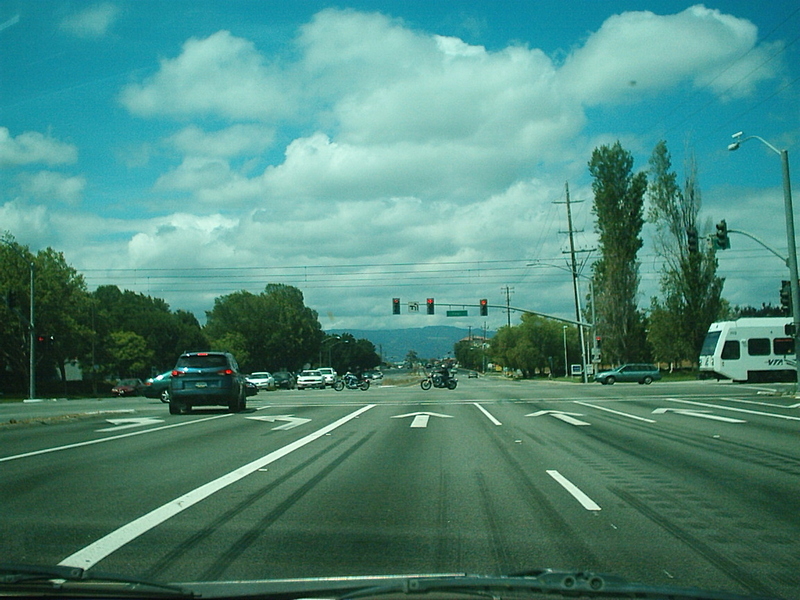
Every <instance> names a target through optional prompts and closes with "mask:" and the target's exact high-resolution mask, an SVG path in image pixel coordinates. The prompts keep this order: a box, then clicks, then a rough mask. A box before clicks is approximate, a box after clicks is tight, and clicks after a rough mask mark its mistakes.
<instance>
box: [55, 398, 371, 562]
mask: <svg viewBox="0 0 800 600" xmlns="http://www.w3.org/2000/svg"><path fill="white" fill-rule="evenodd" d="M375 406H376V405H375V404H367V405H364V406H362V407H361V408H360V409H358V410H356V411H354V412H352V413H350V414H348V415H345V416H344V417H342V418H340V419H337V420H336V421H334V422H332V423H330V424H328V425H326V426H324V427H322V428H321V429H318V430H317V431H315V432H313V433H310V434H308V435H306V436H304V437H302V438H300V439H298V440H295V441H293V442H291V443H289V444H287V445H286V446H283V447H281V448H279V449H277V450H274V451H272V452H270V453H268V454H266V455H264V456H262V457H261V458H259V459H256V460H254V461H251V462H249V463H247V464H246V465H243V466H241V467H239V468H238V469H234V470H233V471H231V472H229V473H226V474H225V475H223V476H221V477H217V478H216V479H214V480H213V481H210V482H208V483H206V484H204V485H201V486H200V487H198V488H195V489H194V490H191V491H189V492H187V493H185V494H183V495H182V496H179V497H178V498H175V499H174V500H172V501H171V502H167V503H166V504H163V505H161V506H160V507H158V508H156V509H154V510H151V511H150V512H148V513H146V514H144V515H142V516H141V517H139V518H138V519H134V520H133V521H131V522H129V523H127V524H125V525H123V526H122V527H119V528H118V529H115V530H114V531H112V532H111V533H108V534H106V535H105V536H103V537H102V538H100V539H99V540H97V541H95V542H93V543H92V544H89V545H88V546H86V547H84V548H82V549H80V550H78V551H77V552H75V553H73V554H71V555H69V556H68V557H67V558H65V559H64V560H62V561H61V562H60V563H59V565H61V566H77V567H81V568H84V569H88V568H90V567H92V566H94V565H95V564H97V563H98V562H99V561H101V560H103V559H104V558H105V557H106V556H108V555H109V554H112V553H114V552H116V551H117V550H119V549H120V548H121V547H123V546H124V545H126V544H128V543H130V542H131V541H133V540H134V539H136V538H137V537H139V536H140V535H142V534H144V533H146V532H148V531H150V530H151V529H153V528H154V527H157V526H159V525H160V524H161V523H163V522H164V521H167V520H169V519H171V518H172V517H174V516H175V515H177V514H180V513H181V512H183V511H184V510H186V509H188V508H190V507H192V506H194V505H195V504H197V503H198V502H202V501H203V500H205V499H206V498H208V497H209V496H211V495H213V494H215V493H217V492H218V491H220V490H221V489H224V488H226V487H228V486H229V485H231V484H233V483H235V482H237V481H239V480H241V479H243V478H245V477H247V476H248V475H251V474H252V473H254V472H255V471H257V470H259V469H260V468H262V467H264V466H266V465H269V464H271V463H273V462H275V461H277V460H280V459H281V458H283V457H285V456H288V455H289V454H291V453H293V452H295V451H296V450H299V449H300V448H303V447H304V446H306V445H308V444H310V443H312V442H314V441H316V440H317V439H319V438H321V437H323V436H324V435H326V434H328V433H330V432H332V431H334V430H336V429H338V428H339V427H341V426H342V425H345V424H346V423H349V422H350V421H351V420H353V419H357V418H358V417H359V416H360V415H362V414H363V413H365V412H366V411H368V410H370V409H372V408H374V407H375Z"/></svg>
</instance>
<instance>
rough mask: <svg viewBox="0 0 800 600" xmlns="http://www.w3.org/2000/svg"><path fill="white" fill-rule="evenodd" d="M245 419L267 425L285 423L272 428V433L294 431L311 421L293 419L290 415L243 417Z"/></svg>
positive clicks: (302, 418) (298, 418)
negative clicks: (266, 423) (277, 422)
mask: <svg viewBox="0 0 800 600" xmlns="http://www.w3.org/2000/svg"><path fill="white" fill-rule="evenodd" d="M245 419H250V420H252V421H267V422H268V423H274V422H275V421H286V423H285V424H284V425H278V426H277V427H273V428H272V431H285V430H287V429H294V428H295V427H299V426H300V425H304V424H305V423H308V422H309V421H311V419H306V418H304V417H293V416H292V415H270V416H268V417H245Z"/></svg>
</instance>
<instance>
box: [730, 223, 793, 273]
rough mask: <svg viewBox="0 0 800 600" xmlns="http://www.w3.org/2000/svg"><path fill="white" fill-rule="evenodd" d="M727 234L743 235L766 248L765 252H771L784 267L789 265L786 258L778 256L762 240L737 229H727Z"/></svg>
mask: <svg viewBox="0 0 800 600" xmlns="http://www.w3.org/2000/svg"><path fill="white" fill-rule="evenodd" d="M728 233H738V234H739V235H743V236H745V237H749V238H750V239H751V240H753V241H754V242H757V243H758V244H760V245H762V246H763V247H764V248H766V249H767V250H769V251H770V252H772V253H773V254H774V255H775V256H777V257H778V258H780V259H781V260H782V261H783V262H784V264H785V265H787V266H788V265H789V259H788V258H787V257H785V256H782V255H781V254H780V252H778V251H777V250H775V248H771V247H770V246H768V245H767V244H766V243H764V241H763V240H760V239H759V238H757V237H756V236H754V235H753V234H752V233H747V232H746V231H741V230H739V229H728Z"/></svg>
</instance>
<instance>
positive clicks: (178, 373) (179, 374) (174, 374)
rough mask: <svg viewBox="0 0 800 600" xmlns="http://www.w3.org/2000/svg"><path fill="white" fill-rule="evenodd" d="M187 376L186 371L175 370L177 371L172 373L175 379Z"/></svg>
mask: <svg viewBox="0 0 800 600" xmlns="http://www.w3.org/2000/svg"><path fill="white" fill-rule="evenodd" d="M185 374H186V373H185V372H184V371H178V370H177V369H175V370H174V371H173V372H172V376H173V377H180V376H181V375H185Z"/></svg>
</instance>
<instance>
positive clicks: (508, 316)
mask: <svg viewBox="0 0 800 600" xmlns="http://www.w3.org/2000/svg"><path fill="white" fill-rule="evenodd" d="M500 291H502V292H505V294H506V321H507V322H508V326H509V327H511V293H512V292H513V291H514V288H513V287H508V286H505V287H502V288H500Z"/></svg>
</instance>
